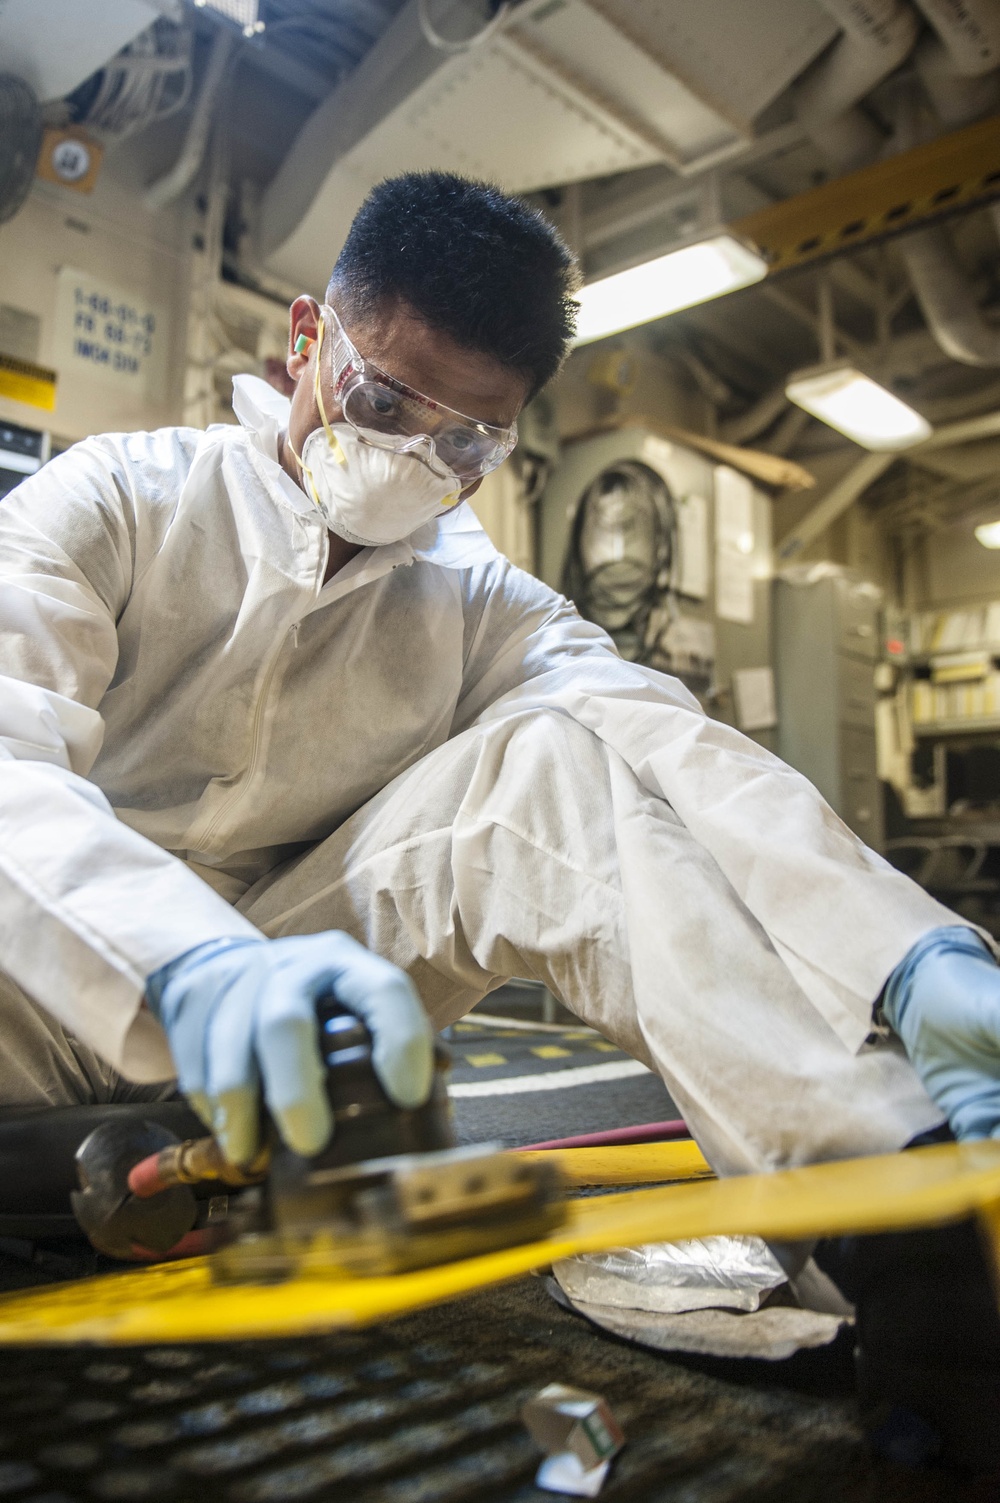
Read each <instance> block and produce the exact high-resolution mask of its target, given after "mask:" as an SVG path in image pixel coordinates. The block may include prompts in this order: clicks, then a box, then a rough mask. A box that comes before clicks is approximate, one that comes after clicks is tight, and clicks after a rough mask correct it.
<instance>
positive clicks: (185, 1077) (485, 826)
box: [0, 174, 1000, 1381]
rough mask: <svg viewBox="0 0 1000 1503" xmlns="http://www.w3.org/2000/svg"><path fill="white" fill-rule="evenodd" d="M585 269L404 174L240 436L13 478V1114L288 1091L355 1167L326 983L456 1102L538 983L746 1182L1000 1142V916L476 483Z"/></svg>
mask: <svg viewBox="0 0 1000 1503" xmlns="http://www.w3.org/2000/svg"><path fill="white" fill-rule="evenodd" d="M574 276H575V271H574V267H573V263H572V259H571V257H570V256H569V254H568V252H567V251H566V249H565V247H564V246H563V245H562V243H561V242H560V241H559V239H558V237H557V236H556V235H555V233H554V232H553V231H552V230H551V228H550V227H549V226H548V225H547V224H546V223H545V221H544V220H543V219H541V218H540V217H539V216H538V215H536V214H535V213H534V212H533V211H531V210H529V209H528V208H526V207H525V206H524V205H522V204H520V203H519V202H517V201H516V200H512V199H510V198H507V197H505V196H504V195H502V194H501V193H500V192H499V191H498V190H496V189H493V188H489V187H486V186H484V185H482V184H475V183H469V182H466V181H464V180H462V179H459V178H455V177H451V176H447V175H440V174H426V175H411V176H407V177H403V178H399V179H395V180H392V181H390V182H387V183H384V184H382V185H381V186H380V187H379V188H377V189H375V190H374V192H373V193H372V194H371V195H370V197H369V199H368V200H367V202H366V203H365V205H364V206H363V207H362V209H361V210H360V211H359V214H358V216H357V218H356V220H355V222H354V226H353V228H352V230H351V232H350V234H349V236H348V239H347V243H346V244H345V246H344V249H343V251H342V253H341V255H340V257H339V259H338V261H337V264H336V267H335V269H334V273H333V277H332V280H331V283H330V286H329V289H328V291H327V294H326V299H325V303H324V304H323V305H319V304H317V303H316V302H315V301H314V300H313V299H312V298H309V297H299V298H297V299H296V300H295V302H294V303H293V304H292V308H291V338H290V346H289V356H288V371H289V374H290V376H291V377H292V378H293V380H294V381H295V382H296V388H295V394H294V397H293V399H292V401H291V405H290V407H289V404H288V402H287V401H286V400H285V399H284V398H282V397H280V396H278V394H277V393H276V392H275V391H273V390H272V389H271V388H270V387H268V386H267V385H265V384H264V383H263V382H261V381H258V380H256V379H254V378H249V377H239V378H237V380H236V382H235V387H236V392H235V397H234V407H235V410H236V413H237V416H238V417H239V420H240V426H239V427H229V426H220V427H216V428H212V429H209V430H208V431H207V432H198V431H194V430H192V429H186V428H171V429H161V430H160V431H158V432H155V433H128V434H110V435H103V436H100V437H96V438H91V439H87V440H85V441H84V442H83V443H80V444H77V445H76V446H75V447H74V448H73V449H71V450H70V451H69V452H67V453H65V454H63V455H61V456H60V457H58V458H56V459H54V460H53V461H52V462H51V463H50V464H48V465H47V466H46V467H45V468H44V469H43V470H42V471H41V472H39V474H37V475H36V476H34V477H32V478H30V479H28V480H26V481H25V482H24V483H23V484H21V485H20V486H19V487H18V488H17V489H16V490H15V491H14V492H13V493H12V494H11V495H10V496H9V497H8V498H7V499H6V500H5V501H4V503H3V504H2V506H0V644H2V645H0V673H2V675H3V677H2V678H0V755H2V758H3V760H2V761H0V914H2V918H3V928H2V936H3V937H2V942H0V944H2V948H0V971H2V973H0V1015H2V1020H3V1023H2V1026H3V1041H4V1047H3V1057H2V1060H0V1101H2V1103H3V1104H5V1105H8V1106H25V1107H30V1106H37V1105H42V1104H69V1103H81V1102H93V1101H97V1102H109V1101H114V1100H121V1099H132V1100H135V1099H141V1098H142V1097H143V1096H148V1097H153V1096H157V1095H165V1094H167V1093H168V1092H169V1091H171V1090H172V1089H173V1086H172V1085H171V1084H170V1082H171V1081H172V1080H173V1078H174V1077H175V1076H176V1077H177V1078H178V1080H179V1084H180V1087H181V1088H182V1089H183V1091H184V1092H185V1093H186V1094H187V1096H188V1098H189V1099H190V1101H191V1102H192V1104H193V1105H194V1106H195V1108H196V1109H197V1110H198V1111H199V1112H200V1113H201V1115H202V1116H203V1117H204V1119H205V1121H206V1122H207V1123H208V1124H209V1125H211V1126H212V1127H213V1129H214V1130H215V1131H216V1133H217V1135H218V1136H219V1138H220V1140H221V1142H222V1143H223V1145H224V1147H225V1148H226V1150H227V1152H228V1153H229V1155H230V1157H231V1158H233V1159H235V1160H237V1161H244V1160H246V1159H248V1158H249V1157H250V1156H251V1155H252V1153H253V1151H254V1148H255V1144H256V1132H257V1121H258V1115H259V1113H258V1101H259V1094H260V1093H261V1092H262V1093H263V1095H264V1097H265V1098H266V1100H267V1103H268V1106H269V1108H270V1111H271V1112H272V1114H273V1116H274V1117H275V1119H276V1121H277V1123H278V1125H279V1128H280V1129H281V1131H282V1132H283V1134H284V1136H285V1137H286V1139H287V1140H288V1141H289V1143H290V1144H291V1145H292V1146H293V1147H295V1148H297V1149H298V1150H299V1151H300V1152H304V1153H310V1152H315V1151H317V1150H318V1149H319V1148H320V1147H321V1146H322V1145H323V1143H324V1142H325V1140H326V1137H327V1135H328V1132H329V1116H328V1111H327V1107H326V1102H325V1097H324V1094H323V1090H322V1070H321V1064H320V1060H319V1055H318V1051H317V1043H316V1029H315V1023H314V1019H313V998H314V997H315V995H316V994H317V993H318V992H319V991H321V990H323V989H324V988H325V987H327V986H328V985H330V984H331V983H332V984H333V986H334V987H335V989H336V991H337V993H338V996H339V997H340V998H341V1000H342V1001H343V1002H344V1003H345V1004H346V1005H347V1006H348V1007H350V1008H352V1009H354V1010H356V1011H357V1012H358V1013H359V1014H360V1015H362V1016H363V1017H364V1019H365V1021H366V1022H367V1024H368V1026H369V1028H370V1030H371V1032H372V1034H373V1038H374V1042H375V1060H376V1066H377V1068H378V1070H379V1072H380V1075H381V1078H382V1080H383V1083H384V1085H385V1087H386V1089H387V1091H388V1092H389V1094H390V1095H391V1096H392V1097H394V1099H396V1100H397V1101H399V1102H400V1103H404V1104H405V1103H410V1104H412V1103H415V1102H417V1101H419V1100H420V1099H422V1097H423V1095H424V1093H425V1092H426V1090H427V1088H428V1082H429V1078H430V1058H431V1050H430V1040H431V1027H432V1026H433V1027H435V1028H440V1027H442V1026H444V1025H445V1024H447V1023H449V1022H451V1021H453V1020H454V1019H456V1018H458V1017H461V1016H462V1014H463V1013H465V1012H466V1011H467V1010H468V1009H469V1007H471V1006H472V1004H473V1003H474V1002H475V1001H476V1000H477V999H478V998H480V997H481V996H482V995H483V994H484V993H486V992H487V991H489V990H490V989H491V988H492V987H494V986H496V985H498V984H499V983H500V982H501V981H502V980H503V979H504V978H507V977H511V976H533V977H537V978H538V979H539V980H541V981H543V982H544V983H545V984H546V985H547V986H548V987H549V988H550V989H551V990H552V991H553V992H554V993H555V995H556V996H557V997H559V998H560V999H561V1000H562V1001H564V1002H565V1003H566V1004H567V1005H568V1006H569V1007H571V1008H572V1009H573V1011H574V1012H575V1013H577V1014H578V1015H579V1016H580V1017H581V1018H583V1019H585V1020H586V1021H587V1022H588V1023H591V1024H593V1025H594V1026H595V1027H596V1028H598V1029H600V1030H601V1032H602V1033H603V1034H605V1035H606V1036H607V1037H609V1038H611V1039H613V1040H614V1041H615V1042H616V1043H618V1044H620V1045H621V1046H622V1047H623V1048H624V1049H626V1050H628V1051H629V1052H630V1053H631V1054H632V1055H634V1056H635V1057H636V1058H638V1059H640V1060H643V1061H644V1062H646V1063H647V1064H649V1065H651V1066H652V1067H653V1068H655V1069H656V1070H658V1071H659V1072H660V1074H661V1075H662V1077H663V1079H664V1080H665V1082H666V1084H667V1086H668V1088H669V1090H670V1093H671V1095H672V1096H673V1098H674V1100H675V1101H676V1102H677V1103H678V1105H679V1107H680V1108H681V1110H682V1111H683V1113H684V1116H685V1118H686V1120H687V1122H688V1123H689V1124H690V1127H691V1129H692V1131H693V1133H694V1134H695V1136H696V1137H697V1139H698V1142H699V1143H700V1144H701V1146H702V1148H703V1149H704V1151H705V1153H706V1155H707V1156H708V1158H709V1159H710V1161H711V1162H712V1163H713V1165H714V1166H715V1167H716V1168H717V1169H718V1171H719V1172H720V1173H723V1174H733V1173H739V1172H745V1171H749V1170H763V1169H771V1168H778V1167H783V1166H788V1165H793V1164H801V1163H808V1162H812V1161H815V1160H822V1159H831V1158H838V1157H845V1156H849V1155H854V1154H871V1153H878V1152H886V1151H892V1150H895V1149H899V1148H902V1147H903V1146H904V1145H906V1144H908V1143H910V1142H911V1141H912V1140H914V1139H915V1138H918V1137H919V1136H920V1135H921V1134H924V1133H926V1132H928V1131H929V1130H932V1129H935V1128H940V1127H941V1126H942V1124H945V1123H950V1127H951V1130H952V1132H953V1133H954V1135H955V1136H957V1137H959V1138H964V1137H976V1136H989V1135H991V1134H992V1135H1000V968H998V967H997V965H996V964H995V962H994V959H993V957H992V954H991V952H990V950H989V949H988V948H987V946H986V944H985V943H984V942H983V940H982V939H981V938H980V937H979V936H978V935H977V933H976V931H974V930H972V929H970V928H969V927H967V926H965V925H963V924H962V923H961V921H960V920H958V919H957V918H956V917H955V915H953V914H952V913H950V912H949V911H948V910H946V909H944V908H942V907H941V906H940V905H939V904H937V903H936V902H934V901H933V900H932V899H931V898H930V897H928V896H927V895H926V894H925V893H924V892H923V891H921V890H920V889H919V888H918V887H916V886H914V884H913V883H911V882H910V881H908V880H907V879H906V878H905V877H903V876H902V875H900V874H899V873H897V872H896V871H894V870H893V869H892V868H891V867H889V866H888V865H887V864H886V863H885V862H884V861H882V860H881V859H880V858H879V857H878V856H876V855H874V854H873V853H872V852H871V851H869V850H867V849H866V848H865V847H864V846H863V845H862V843H861V842H860V841H859V840H858V839H857V838H856V837H855V836H854V835H853V834H852V833H851V832H850V831H849V830H848V829H847V828H846V827H845V826H844V825H843V824H842V823H841V821H840V820H839V819H838V818H837V817H836V816H835V815H834V814H833V813H832V812H831V810H830V809H829V808H828V807H827V806H826V804H825V803H824V802H823V800H822V799H821V797H820V796H819V794H818V793H817V792H816V791H815V790H814V789H813V788H812V787H811V785H810V784H809V783H808V782H806V780H805V779H804V778H802V777H801V776H799V775H798V774H797V773H795V772H793V771H792V770H791V769H790V768H788V767H786V766H784V765H783V764H782V763H781V762H779V761H778V760H777V759H776V758H775V757H773V756H771V755H770V754H769V753H767V752H766V751H763V750H762V749H761V748H760V747H758V746H757V745H756V744H754V743H753V742H751V741H749V740H747V739H745V738H744V737H743V736H741V735H740V734H739V733H737V732H736V731H735V730H733V729H731V728H729V727H728V726H725V725H722V724H720V723H718V722H715V721H713V720H711V719H707V718H706V717H705V715H704V714H703V713H702V711H701V709H700V707H699V706H698V704H697V703H696V701H695V700H694V699H693V698H692V697H691V696H690V694H688V693H687V691H686V690H685V689H684V688H683V687H682V686H681V685H680V684H679V683H677V682H676V681H675V680H673V679H671V678H668V677H665V676H664V675H662V674H659V673H657V672H654V671H652V670H650V669H646V668H643V667H639V666H636V665H634V664H631V663H626V662H624V661H622V659H621V658H619V656H618V655H617V653H616V651H615V649H614V647H613V645H612V644H611V642H610V641H609V639H608V638H607V637H606V636H605V635H604V634H603V632H601V631H600V630H599V629H598V628H597V627H595V626H593V625H591V624H590V623H588V622H586V621H584V620H582V619H581V618H580V617H579V615H578V614H577V613H576V611H575V609H574V608H573V607H572V606H571V605H570V604H568V603H567V602H566V601H565V600H564V599H562V598H561V597H560V596H558V595H556V594H555V593H553V591H551V590H550V589H548V588H547V587H546V586H544V585H543V584H541V583H540V582H539V581H538V580H536V579H533V578H531V577H530V576H528V575H527V574H524V573H522V572H521V571H520V570H518V569H516V568H514V567H513V566H512V565H511V564H510V563H509V562H508V561H507V560H506V559H505V558H503V557H502V556H501V555H499V554H498V553H497V552H496V550H495V549H494V548H493V546H492V545H491V544H490V542H489V540H488V539H487V537H486V536H485V534H484V533H483V531H482V529H481V528H480V527H479V525H478V523H477V521H476V519H475V517H474V515H473V514H472V512H471V510H470V509H469V507H467V506H465V505H462V504H461V502H462V500H463V499H464V498H465V497H468V496H470V495H471V494H472V493H473V491H474V490H475V489H476V487H477V484H478V483H479V480H480V479H481V477H482V476H483V475H484V474H485V473H487V472H488V471H489V470H491V469H493V468H494V467H495V466H497V465H498V464H500V463H501V462H502V461H503V459H504V458H505V457H506V456H507V454H508V453H509V452H510V450H511V449H512V447H513V444H514V441H515V420H516V418H517V414H518V412H519V410H520V408H521V407H522V406H523V404H524V403H525V401H526V400H528V399H529V398H530V397H531V396H532V395H534V393H535V392H536V391H537V390H538V389H539V388H540V387H541V386H542V385H544V383H545V382H546V381H547V380H548V379H549V378H550V377H551V376H552V375H554V374H555V372H556V370H557V369H558V367H559V364H560V362H561V360H562V358H563V356H564V354H565V351H566V348H567V344H568V340H569V338H570V336H571V333H572V317H573V304H572V300H571V294H572V291H573V287H574V285H575V283H574ZM348 936H350V938H348ZM358 942H360V943H358ZM362 946H364V947H366V948H362ZM390 962H393V963H394V964H390ZM395 967H400V968H401V970H396V969H395ZM404 973H405V974H404ZM418 994H419V1000H418ZM421 1003H422V1007H421ZM877 1007H878V1008H880V1009H881V1010H880V1011H879V1012H878V1014H877V1020H878V1023H879V1024H881V1025H882V1026H877V1025H876V1013H875V1009H876V1008H877ZM425 1010H426V1011H425ZM428 1019H429V1020H430V1021H429V1022H428ZM886 1022H887V1023H888V1024H889V1025H891V1027H887V1026H885V1023H886ZM995 1379H996V1374H995V1371H994V1372H993V1373H992V1374H991V1375H990V1381H995ZM983 1381H986V1379H985V1378H984V1379H983Z"/></svg>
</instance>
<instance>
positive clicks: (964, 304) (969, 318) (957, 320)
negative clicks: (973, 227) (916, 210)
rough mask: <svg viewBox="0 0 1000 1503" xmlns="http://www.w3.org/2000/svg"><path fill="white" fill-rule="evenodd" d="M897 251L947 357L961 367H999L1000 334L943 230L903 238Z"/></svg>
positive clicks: (936, 227) (933, 228)
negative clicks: (986, 316)
mask: <svg viewBox="0 0 1000 1503" xmlns="http://www.w3.org/2000/svg"><path fill="white" fill-rule="evenodd" d="M898 247H899V254H900V256H901V257H902V259H903V263H904V265H905V266H906V270H907V274H908V276H909V278H910V281H911V283H912V285H913V291H914V293H915V294H916V298H917V302H918V303H919V304H920V311H921V313H922V314H923V315H924V320H925V322H926V324H927V327H928V329H929V330H930V332H931V334H932V335H933V336H934V339H935V340H936V341H937V343H938V345H940V347H941V349H942V350H943V351H944V353H945V354H946V355H950V356H951V358H952V360H958V361H960V362H961V364H962V365H987V366H1000V329H994V328H993V327H992V325H990V324H988V323H987V322H986V320H985V319H984V318H983V315H982V312H981V311H980V309H979V307H978V306H977V304H976V301H975V298H974V297H973V295H972V289H971V288H970V286H969V282H968V279H967V278H966V276H965V273H964V272H963V271H962V269H961V267H960V266H959V264H958V261H957V259H956V257H955V252H954V250H953V248H952V245H951V241H950V240H949V239H948V235H947V232H946V231H945V230H944V229H943V228H942V226H940V225H930V226H929V227H928V228H927V229H924V230H915V231H914V232H913V233H912V234H909V235H904V236H903V237H902V238H901V239H900V240H899V242H898Z"/></svg>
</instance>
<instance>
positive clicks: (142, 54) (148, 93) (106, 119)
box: [77, 19, 192, 140]
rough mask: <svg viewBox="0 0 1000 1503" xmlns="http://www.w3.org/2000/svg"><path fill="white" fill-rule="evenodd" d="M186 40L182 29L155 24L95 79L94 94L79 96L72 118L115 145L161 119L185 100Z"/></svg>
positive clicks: (166, 23)
mask: <svg viewBox="0 0 1000 1503" xmlns="http://www.w3.org/2000/svg"><path fill="white" fill-rule="evenodd" d="M191 52H192V36H191V31H190V29H189V28H188V27H186V26H175V25H174V24H173V23H172V22H170V21H166V20H162V19H161V20H159V21H156V22H154V24H153V25H152V26H150V27H149V28H148V30H146V31H144V32H142V34H141V35H140V36H137V37H136V38H135V40H134V41H132V42H130V43H129V45H128V46H127V47H125V48H123V49H122V51H121V52H119V53H118V54H117V56H116V57H113V58H112V59H111V61H110V62H109V63H107V64H106V65H105V67H104V68H103V69H102V70H101V72H100V73H98V74H96V75H95V78H94V81H93V87H94V91H93V92H92V93H91V92H90V85H91V81H90V80H88V84H87V85H85V86H84V87H85V88H88V96H89V97H86V98H85V99H83V98H81V97H80V94H81V91H79V90H78V91H77V119H78V120H79V121H80V123H81V124H86V125H89V126H91V127H92V128H93V129H95V130H99V131H101V132H102V133H103V134H104V135H107V136H113V137H115V138H116V139H118V140H121V139H123V138H124V137H126V136H131V135H134V134H135V133H136V131H140V130H144V129H145V128H146V126H147V125H153V124H154V123H156V122H158V121H160V120H166V119H167V117H168V116H169V115H174V114H176V113H177V111H178V110H181V109H183V108H184V106H185V105H186V104H187V102H188V99H189V98H190V95H191V80H192V68H191Z"/></svg>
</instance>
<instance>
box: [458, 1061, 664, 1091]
mask: <svg viewBox="0 0 1000 1503" xmlns="http://www.w3.org/2000/svg"><path fill="white" fill-rule="evenodd" d="M651 1074H652V1071H651V1070H648V1069H647V1068H646V1066H645V1065H643V1064H640V1063H639V1061H638V1060H637V1059H609V1060H608V1061H607V1062H606V1063H605V1064H603V1065H580V1066H578V1067H576V1068H574V1069H571V1070H545V1071H542V1072H540V1073H539V1074H538V1075H512V1076H508V1077H507V1079H505V1080H466V1081H461V1082H460V1083H459V1084H458V1085H450V1086H449V1087H448V1094H449V1096H457V1097H462V1096H523V1095H526V1094H527V1093H528V1092H530V1091H566V1090H569V1089H570V1087H571V1086H581V1085H603V1083H604V1082H605V1081H606V1080H627V1079H628V1077H629V1076H630V1075H651Z"/></svg>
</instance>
